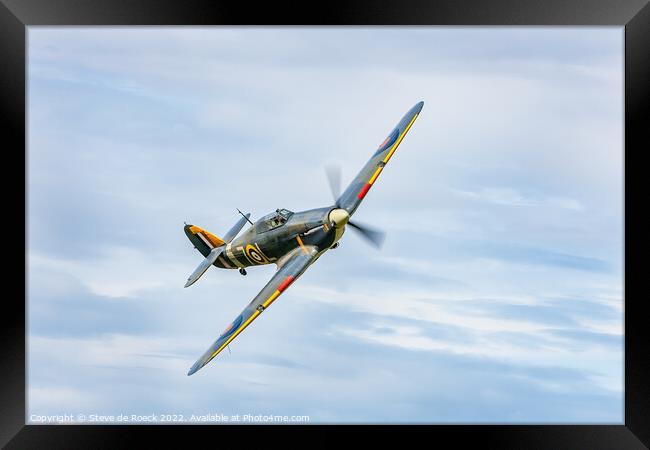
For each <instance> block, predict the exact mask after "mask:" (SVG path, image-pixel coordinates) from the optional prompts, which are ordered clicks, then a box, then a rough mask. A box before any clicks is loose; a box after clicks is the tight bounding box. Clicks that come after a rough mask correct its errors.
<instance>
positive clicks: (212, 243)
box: [184, 213, 250, 287]
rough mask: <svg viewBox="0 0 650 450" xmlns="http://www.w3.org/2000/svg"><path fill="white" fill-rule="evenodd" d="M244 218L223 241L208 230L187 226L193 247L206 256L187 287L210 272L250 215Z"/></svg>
mask: <svg viewBox="0 0 650 450" xmlns="http://www.w3.org/2000/svg"><path fill="white" fill-rule="evenodd" d="M242 216H243V217H242V218H241V219H239V220H238V221H237V223H236V224H235V225H234V226H233V227H232V228H231V229H230V230H228V232H227V233H226V234H225V235H224V237H223V239H221V238H219V237H217V236H215V235H214V234H212V233H210V232H209V231H207V230H204V229H203V228H201V227H197V226H196V225H187V224H186V225H185V228H184V230H185V235H186V236H187V238H188V239H189V240H190V242H191V243H192V245H194V248H196V249H197V250H198V251H199V252H200V253H201V254H202V255H203V256H205V259H204V260H203V261H201V264H199V266H198V267H197V268H196V270H194V272H193V273H192V275H190V277H189V278H188V279H187V283H185V287H189V286H191V285H192V284H194V283H195V282H196V280H198V279H199V278H201V275H203V274H204V273H205V271H206V270H208V268H209V267H210V266H211V265H212V264H214V262H215V261H216V260H217V258H218V257H219V255H220V254H221V252H222V251H223V249H224V248H225V247H224V246H225V245H226V244H228V243H230V242H231V241H232V240H233V239H235V237H236V236H237V234H238V233H239V232H240V231H241V229H242V228H243V227H244V225H245V224H246V222H247V221H248V218H249V217H250V213H248V214H246V215H244V214H242Z"/></svg>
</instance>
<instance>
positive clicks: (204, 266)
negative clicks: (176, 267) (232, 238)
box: [185, 247, 224, 287]
mask: <svg viewBox="0 0 650 450" xmlns="http://www.w3.org/2000/svg"><path fill="white" fill-rule="evenodd" d="M223 249H224V247H217V248H213V249H212V250H210V253H208V256H207V257H206V258H205V259H204V260H203V261H201V264H199V266H198V267H197V268H196V270H194V272H192V275H190V277H189V278H188V279H187V283H185V287H190V286H192V285H193V284H194V283H195V282H196V280H198V279H199V278H201V275H203V274H204V273H205V271H206V270H208V268H209V267H210V266H211V265H212V264H214V262H215V261H216V260H217V258H218V257H219V255H220V254H221V252H222V251H223Z"/></svg>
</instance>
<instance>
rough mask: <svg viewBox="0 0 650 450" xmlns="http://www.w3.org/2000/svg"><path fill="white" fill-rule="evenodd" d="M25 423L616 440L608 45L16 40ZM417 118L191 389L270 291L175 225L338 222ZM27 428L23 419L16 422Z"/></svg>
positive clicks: (125, 32)
mask: <svg viewBox="0 0 650 450" xmlns="http://www.w3.org/2000/svg"><path fill="white" fill-rule="evenodd" d="M28 51H29V53H28V83H29V92H28V124H29V130H28V157H27V163H28V174H27V176H28V184H27V187H28V250H27V252H28V313H29V316H28V350H29V358H28V359H29V361H28V364H29V365H28V384H29V389H28V415H31V414H64V413H67V414H71V413H72V414H77V413H85V414H114V415H117V414H121V413H128V414H151V413H157V414H163V413H167V414H184V415H186V416H189V415H191V414H208V413H212V414H226V415H233V414H273V415H309V416H310V420H311V422H320V423H360V422H374V423H399V422H409V423H412V422H423V423H622V421H623V346H622V345H623V316H622V314H623V288H622V282H623V281H622V280H623V267H622V255H623V227H622V217H623V203H622V199H623V189H622V183H623V175H622V173H623V172H622V170H623V165H622V163H623V145H622V142H623V124H622V118H623V111H622V106H623V96H622V88H623V79H622V74H623V72H622V64H623V61H622V57H623V29H622V28H620V27H616V28H613V27H609V28H590V27H582V28H544V27H531V28H512V27H511V28H490V27H480V28H450V27H442V28H435V27H431V28H429V27H416V28H404V27H403V28H356V29H354V28H353V29H347V28H345V29H344V28H317V29H316V28H314V29H310V28H301V27H294V28H254V27H246V28H237V27H225V28H174V27H167V28H143V27H142V28H112V27H106V28H99V27H98V28H83V27H77V28H56V27H49V28H48V27H30V28H29V31H28ZM420 100H424V102H425V106H424V109H423V111H422V113H421V115H420V116H419V117H418V119H417V121H416V123H415V124H414V125H413V128H412V129H411V131H410V133H409V135H408V136H407V137H406V138H405V140H404V142H403V143H402V145H401V146H400V148H399V150H398V151H397V153H396V154H395V157H394V158H393V159H391V163H390V164H389V165H388V167H387V168H386V170H385V171H384V173H383V174H382V177H381V178H380V180H379V181H378V183H377V184H376V186H375V188H374V189H373V190H372V192H371V193H369V194H368V196H367V197H366V199H365V201H364V203H363V205H362V206H361V207H360V208H359V210H358V212H357V215H356V216H355V218H358V220H360V221H362V222H365V223H372V224H375V226H378V227H381V228H383V229H384V230H385V231H386V232H387V239H386V242H385V245H384V247H383V249H382V250H381V251H376V250H374V249H372V248H371V247H368V246H366V245H365V244H364V242H362V241H361V240H359V239H358V238H357V237H356V236H354V235H353V233H346V235H345V236H344V238H343V240H342V245H341V246H340V247H339V248H338V249H336V250H335V251H331V252H328V253H327V254H325V255H324V256H323V257H322V258H320V259H319V261H318V263H317V264H315V265H314V266H312V267H311V268H310V269H309V270H308V271H307V272H306V273H305V274H304V275H303V277H301V279H300V280H299V281H298V282H296V284H295V285H293V286H292V288H291V289H290V290H288V291H287V292H285V293H284V294H283V296H282V297H281V298H280V299H279V300H278V301H277V302H275V303H274V305H273V307H272V308H271V309H269V312H268V313H266V314H265V315H264V317H263V318H262V319H260V320H257V321H256V322H255V323H254V324H253V326H251V327H249V328H248V329H247V330H246V331H245V332H244V333H242V334H241V335H240V336H239V337H238V338H237V340H236V341H235V342H234V343H233V344H232V345H231V346H230V347H231V350H232V354H228V353H227V352H226V353H222V354H221V355H219V356H218V357H217V358H216V359H215V360H213V361H212V362H211V363H210V364H209V365H208V366H207V367H205V368H204V369H203V370H202V371H200V372H198V373H197V374H196V375H194V376H192V377H187V376H186V373H187V370H188V368H189V367H190V366H191V364H192V363H193V362H194V361H195V360H196V359H197V358H198V357H199V356H200V355H201V354H202V353H203V352H204V351H205V349H206V348H207V347H208V346H209V345H210V343H211V341H212V340H214V339H215V338H216V337H217V336H218V335H219V334H220V332H221V331H222V330H223V329H224V328H225V327H226V326H227V325H228V324H229V323H230V322H231V321H232V319H233V318H234V317H236V316H237V314H239V312H240V311H241V310H242V309H243V308H244V306H245V305H246V304H248V302H249V301H250V300H251V299H252V298H253V296H254V295H255V294H256V293H257V292H258V291H259V290H260V289H261V287H262V286H263V285H264V284H265V283H266V282H267V280H268V279H269V278H270V277H271V275H272V273H273V271H274V267H275V266H266V267H258V268H253V269H251V270H249V274H248V276H246V277H241V276H239V274H237V272H235V271H225V270H221V271H219V270H216V269H213V270H210V271H209V272H208V273H207V274H206V275H204V277H203V278H202V279H201V280H200V281H199V282H198V283H196V284H195V285H194V286H192V287H191V288H189V289H183V284H184V283H185V280H186V279H187V276H188V275H189V274H190V273H191V272H192V270H193V269H194V268H195V267H196V265H197V264H198V263H199V262H200V260H201V256H200V255H199V254H198V253H197V252H196V251H194V250H193V249H192V246H191V244H190V243H189V241H187V239H186V237H185V235H184V233H183V230H182V227H183V221H188V222H191V223H195V224H197V225H199V226H202V227H205V228H207V229H208V230H210V231H212V232H213V233H215V234H217V235H219V234H223V233H224V232H225V231H226V230H227V229H229V228H230V226H231V225H232V224H233V223H234V222H235V221H236V220H237V218H238V215H237V213H236V210H235V208H240V209H242V210H245V211H250V212H251V213H252V215H253V218H254V219H256V218H259V217H261V216H262V215H264V214H266V213H267V212H269V211H271V210H274V209H276V208H288V209H290V210H294V211H299V210H304V209H309V208H313V207H318V206H324V205H327V204H329V203H330V201H331V198H330V193H329V188H328V185H327V181H326V178H325V175H324V171H323V167H324V166H325V165H327V164H331V163H339V164H340V165H341V166H342V167H343V182H344V184H345V183H347V181H349V180H350V179H351V178H352V177H353V176H354V175H355V174H356V172H357V171H358V170H359V168H360V167H361V165H362V164H363V163H364V162H365V161H366V160H367V158H368V157H369V156H370V155H371V154H372V153H373V151H374V149H376V147H377V146H378V145H379V143H380V142H381V141H382V140H383V139H384V138H385V136H386V134H387V133H388V132H389V131H390V130H392V128H393V127H394V126H395V124H396V123H397V122H398V121H399V119H400V118H401V117H402V115H403V114H404V113H405V112H406V111H407V110H408V109H409V108H410V107H411V106H413V105H414V104H415V103H416V102H418V101H420ZM28 419H29V417H28Z"/></svg>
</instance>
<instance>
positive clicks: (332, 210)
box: [185, 102, 424, 375]
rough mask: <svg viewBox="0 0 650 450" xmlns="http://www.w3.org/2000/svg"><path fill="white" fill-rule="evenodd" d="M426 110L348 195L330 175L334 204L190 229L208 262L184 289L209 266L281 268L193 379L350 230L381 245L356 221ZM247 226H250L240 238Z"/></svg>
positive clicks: (390, 140)
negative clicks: (222, 227)
mask: <svg viewBox="0 0 650 450" xmlns="http://www.w3.org/2000/svg"><path fill="white" fill-rule="evenodd" d="M423 105H424V102H419V103H418V104H417V105H415V106H414V107H413V108H411V109H410V110H409V111H408V112H407V113H406V115H404V117H403V118H402V120H400V121H399V123H398V124H397V126H396V127H395V128H394V129H393V131H391V132H390V134H389V135H388V137H386V139H385V140H384V141H383V142H382V143H381V144H380V145H379V148H378V149H377V150H376V151H375V152H374V153H373V155H372V156H371V157H370V159H369V160H368V162H367V163H366V164H365V166H363V168H362V169H361V171H360V172H359V173H358V175H357V176H356V177H355V178H354V179H353V180H352V182H351V183H350V184H349V185H348V187H347V188H346V189H345V191H343V193H340V189H339V183H340V174H339V173H338V172H337V171H333V170H330V171H328V179H329V184H330V188H331V190H332V194H333V196H334V199H335V201H334V204H333V205H330V206H325V207H323V208H316V209H310V210H307V211H301V212H292V211H289V210H287V209H276V210H275V211H274V212H272V213H270V214H268V215H266V216H264V217H262V218H261V219H259V220H257V221H256V222H255V223H253V222H251V220H250V213H248V214H243V213H241V212H240V213H241V215H242V217H241V218H240V219H239V221H238V222H237V223H236V224H235V225H234V226H233V227H232V228H231V229H230V230H229V231H228V232H227V233H226V234H225V235H223V237H222V238H219V237H217V236H215V235H214V234H212V233H210V232H209V231H206V230H204V229H203V228H200V227H198V226H196V225H189V224H186V225H185V234H186V235H187V237H188V238H189V240H190V241H191V242H192V244H193V245H194V247H195V248H196V249H197V250H198V251H199V252H200V253H201V254H202V255H203V256H204V257H205V259H204V260H203V261H202V262H201V264H199V266H198V267H197V268H196V270H195V271H194V272H193V273H192V275H190V277H189V278H188V280H187V283H186V284H185V287H189V286H191V285H192V284H194V283H195V282H196V280H198V279H199V278H200V277H201V275H203V274H204V273H205V271H206V270H207V269H208V268H209V267H210V266H215V267H218V268H220V269H237V270H239V272H240V273H241V274H242V275H246V268H247V267H251V266H259V265H264V264H275V265H276V266H277V270H276V272H275V274H274V275H273V277H272V278H271V281H269V282H268V283H267V284H266V286H264V287H263V288H262V290H261V291H260V292H259V294H257V295H256V296H255V298H254V299H253V301H251V302H250V303H249V304H248V306H246V308H244V310H243V311H242V313H241V314H239V316H237V318H236V319H235V320H234V321H233V322H232V323H231V324H230V325H228V327H227V328H226V329H225V330H224V331H223V333H221V335H220V336H219V337H218V338H217V340H216V341H214V343H213V344H212V345H211V346H210V348H208V350H207V351H206V352H205V353H204V354H203V356H201V357H200V358H199V359H198V360H197V361H196V363H194V365H193V366H192V367H191V368H190V370H189V372H188V373H187V374H188V375H192V374H193V373H195V372H196V371H197V370H199V369H200V368H202V367H203V366H205V365H206V364H207V363H209V362H210V361H211V360H212V358H214V357H215V356H217V355H218V354H219V353H220V352H221V351H222V350H223V349H224V348H226V347H227V346H228V344H230V343H231V342H232V340H233V339H235V338H236V337H237V336H238V335H239V333H241V332H242V331H244V329H245V328H246V327H247V326H248V325H250V324H251V322H253V320H255V319H256V318H257V317H258V316H259V315H260V314H262V313H263V312H264V311H265V310H266V309H267V308H268V307H269V306H270V305H271V303H273V302H274V301H275V300H276V299H277V298H278V297H279V296H280V295H281V294H282V293H283V292H284V291H285V290H286V289H287V288H288V287H289V286H291V285H292V284H293V283H294V282H295V281H296V280H297V279H298V277H300V275H302V274H303V272H304V271H305V270H307V268H308V267H309V266H310V265H311V264H313V263H314V261H316V260H317V259H318V258H319V257H320V256H321V255H322V254H323V253H325V252H326V251H327V250H329V249H334V248H336V247H337V246H338V245H339V242H338V241H339V239H341V236H343V233H344V232H345V230H346V227H347V226H349V227H351V228H352V229H354V230H356V231H358V232H359V233H360V235H361V236H362V237H364V238H365V239H366V240H367V241H368V242H370V243H372V244H374V245H376V246H380V245H381V242H382V240H383V233H382V232H380V231H377V230H374V229H372V228H370V227H368V226H365V225H361V224H359V223H357V222H354V221H352V220H351V217H352V216H353V215H354V213H355V211H356V210H357V208H358V207H359V205H360V204H361V202H362V201H363V199H364V197H365V196H366V195H367V194H368V191H369V190H370V188H371V187H372V186H373V185H374V183H375V182H376V181H377V178H378V177H379V175H380V174H381V172H382V170H384V167H385V166H386V164H387V163H388V161H389V160H390V158H391V157H392V156H393V154H394V153H395V150H396V149H397V147H398V146H399V144H400V142H402V139H404V136H406V133H407V132H408V131H409V129H410V128H411V125H413V122H415V119H416V118H417V117H418V115H419V114H420V111H421V110H422V106H423ZM246 223H249V224H250V227H248V229H247V230H246V231H245V232H244V233H242V234H241V235H239V236H237V235H238V234H239V233H240V231H241V230H242V229H243V228H244V226H245V225H246Z"/></svg>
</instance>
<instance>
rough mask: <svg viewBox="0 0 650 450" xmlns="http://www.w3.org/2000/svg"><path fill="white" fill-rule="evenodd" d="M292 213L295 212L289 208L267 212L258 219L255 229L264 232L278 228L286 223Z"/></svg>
mask: <svg viewBox="0 0 650 450" xmlns="http://www.w3.org/2000/svg"><path fill="white" fill-rule="evenodd" d="M292 214H293V212H291V211H289V210H288V209H276V210H275V212H272V213H271V214H267V215H266V216H264V217H262V218H261V219H260V220H258V221H257V224H256V227H255V229H256V231H257V232H258V233H264V232H266V231H269V230H272V229H274V228H278V227H280V226H282V225H284V224H285V223H286V221H287V220H289V218H290V217H291V215H292Z"/></svg>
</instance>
